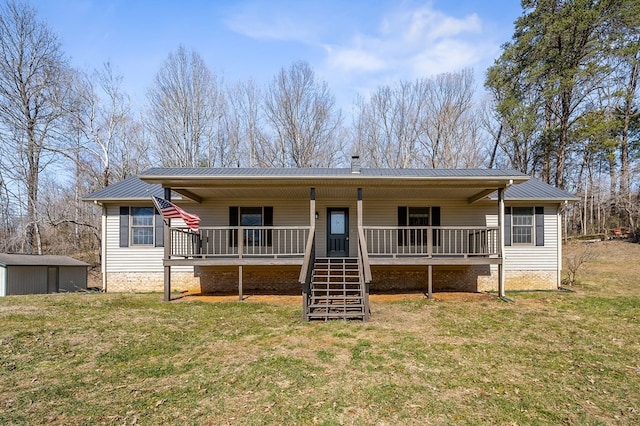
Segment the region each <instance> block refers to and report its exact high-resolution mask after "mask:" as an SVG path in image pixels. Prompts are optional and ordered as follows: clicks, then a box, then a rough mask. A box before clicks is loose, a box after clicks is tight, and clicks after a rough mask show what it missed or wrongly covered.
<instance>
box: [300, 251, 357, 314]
mask: <svg viewBox="0 0 640 426" xmlns="http://www.w3.org/2000/svg"><path fill="white" fill-rule="evenodd" d="M360 271H361V268H360V264H359V262H358V259H357V258H342V257H340V258H338V257H330V258H319V259H316V260H315V264H314V269H313V275H312V278H311V288H310V293H309V303H308V305H307V318H308V319H309V320H324V321H327V320H330V319H344V320H347V319H359V320H362V321H366V320H367V318H368V312H366V304H365V296H366V295H365V294H364V293H365V290H364V285H363V279H362V276H361V272H360Z"/></svg>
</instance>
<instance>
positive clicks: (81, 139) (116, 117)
mask: <svg viewBox="0 0 640 426" xmlns="http://www.w3.org/2000/svg"><path fill="white" fill-rule="evenodd" d="M75 88H76V90H75V95H76V96H75V102H74V108H73V114H72V115H71V116H70V117H69V132H68V135H69V139H70V142H71V144H72V145H74V146H75V148H77V149H80V150H84V151H85V152H86V154H88V158H78V157H77V158H74V159H73V160H74V162H75V163H76V165H77V167H81V168H84V169H85V171H86V172H87V173H89V174H90V175H91V176H92V180H94V181H95V182H96V184H97V186H98V187H103V186H107V185H109V184H110V183H111V181H112V174H113V170H112V168H113V167H114V166H115V167H117V166H122V165H120V164H117V163H116V164H114V160H116V159H115V158H114V157H115V156H116V153H122V152H123V151H125V150H128V149H129V147H126V148H125V145H129V144H127V143H126V142H128V140H127V139H130V138H131V134H130V130H131V127H132V121H133V119H132V112H131V102H130V101H129V97H128V96H127V95H126V94H125V93H124V92H123V91H122V77H121V76H119V75H115V74H114V71H113V68H112V66H111V64H110V63H105V64H104V66H103V68H102V69H100V70H95V71H94V72H93V73H91V74H90V75H87V74H85V73H76V81H75ZM82 154H83V153H81V152H78V153H76V154H75V155H77V156H80V155H82ZM124 167H126V166H124Z"/></svg>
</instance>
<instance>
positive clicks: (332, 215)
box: [84, 157, 575, 319]
mask: <svg viewBox="0 0 640 426" xmlns="http://www.w3.org/2000/svg"><path fill="white" fill-rule="evenodd" d="M154 195H155V196H158V197H163V198H164V199H166V200H170V201H172V202H174V203H175V204H176V205H178V206H180V207H181V208H182V209H184V210H185V211H188V212H189V213H195V214H197V215H199V216H200V218H201V223H200V229H199V232H198V233H195V232H193V231H191V230H190V229H189V228H187V227H186V226H185V224H184V222H183V221H181V220H179V219H171V220H170V221H168V222H170V223H166V224H165V223H163V219H162V217H161V216H160V215H159V213H158V211H157V210H156V209H155V208H154V204H153V203H152V198H151V197H152V196H154ZM84 199H85V200H86V201H92V202H95V203H97V204H99V205H100V206H102V272H103V287H104V289H105V290H106V289H107V288H108V289H109V290H110V291H151V290H160V289H163V288H164V292H165V299H166V300H169V298H170V294H171V291H172V289H173V290H176V289H187V288H193V287H195V288H197V289H198V290H199V291H201V292H203V293H214V292H229V291H238V292H239V295H240V297H241V298H242V294H243V290H244V291H253V292H268V293H281V294H282V293H297V294H300V292H301V291H302V294H303V296H304V297H303V299H304V305H305V306H304V312H305V318H316V317H317V318H329V317H333V316H335V317H349V316H350V315H351V314H350V313H351V312H356V313H355V314H354V315H353V316H356V317H360V318H363V319H366V316H367V315H368V295H369V293H370V292H398V291H424V292H425V293H426V294H427V295H429V296H431V293H432V291H435V290H458V291H488V290H494V291H498V292H499V293H500V294H501V295H503V294H504V291H505V288H508V289H512V290H514V289H527V290H530V289H555V288H557V287H558V286H559V285H560V280H561V276H560V274H561V269H562V266H561V259H562V244H561V241H562V226H561V223H562V218H561V207H562V206H563V204H565V203H567V202H569V201H572V200H575V196H574V195H572V194H570V193H568V192H566V191H563V190H559V189H557V188H554V187H552V186H550V185H547V184H545V183H543V182H541V181H539V180H536V179H532V178H530V177H529V176H527V175H525V174H522V173H520V172H517V171H514V170H486V169H458V170H451V169H369V168H361V167H360V166H359V159H358V158H357V157H354V159H353V163H352V166H351V167H350V168H308V169H296V168H269V169H260V168H152V169H149V170H147V171H145V172H143V173H142V174H141V175H139V176H137V177H131V178H129V179H126V180H124V181H122V182H119V183H116V184H113V185H110V186H108V187H106V188H103V189H100V190H98V191H96V192H94V193H92V194H89V195H87V196H86V197H85V198H84ZM348 296H353V297H348Z"/></svg>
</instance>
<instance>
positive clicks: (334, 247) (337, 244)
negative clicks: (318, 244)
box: [327, 207, 349, 257]
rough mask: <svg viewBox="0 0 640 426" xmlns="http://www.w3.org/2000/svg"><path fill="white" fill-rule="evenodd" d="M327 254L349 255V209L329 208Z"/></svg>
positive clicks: (334, 255)
mask: <svg viewBox="0 0 640 426" xmlns="http://www.w3.org/2000/svg"><path fill="white" fill-rule="evenodd" d="M327 256H329V257H348V256H349V209H348V208H346V207H345V208H342V207H341V208H328V209H327Z"/></svg>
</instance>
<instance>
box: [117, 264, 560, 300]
mask: <svg viewBox="0 0 640 426" xmlns="http://www.w3.org/2000/svg"><path fill="white" fill-rule="evenodd" d="M299 274H300V267H299V266H278V267H265V266H244V267H243V273H242V288H243V293H245V294H250V293H252V292H253V293H261V294H283V295H289V294H294V295H298V294H300V292H301V289H302V287H301V284H300V283H299V282H298V276H299ZM371 274H372V278H373V279H372V282H371V284H370V291H371V292H372V293H399V292H415V291H423V292H426V291H427V267H426V266H420V267H417V266H373V267H372V268H371ZM194 275H195V276H194ZM556 280H557V276H556V273H555V271H506V273H505V286H506V289H507V291H509V290H554V289H556V288H557V282H556ZM107 285H108V288H107V289H108V291H109V292H151V291H154V292H162V291H163V290H164V275H163V273H162V272H147V273H136V272H118V273H110V274H109V276H108V283H107ZM171 289H172V290H174V291H185V290H189V291H193V292H201V293H212V294H237V293H238V267H237V266H220V267H214V266H207V267H196V268H195V272H194V274H190V273H186V272H172V273H171ZM497 290H498V271H497V268H496V267H494V268H491V267H490V266H489V265H485V266H434V267H433V291H469V292H478V291H497Z"/></svg>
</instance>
